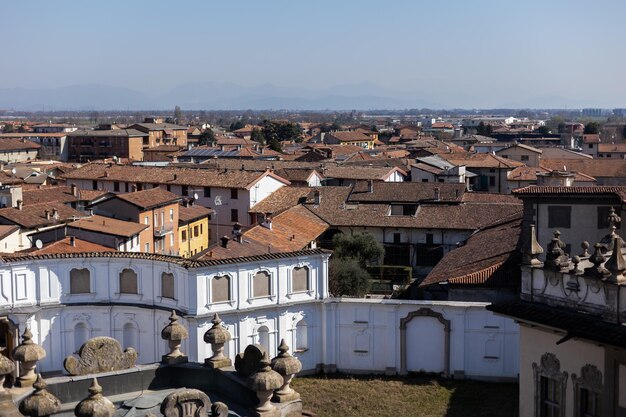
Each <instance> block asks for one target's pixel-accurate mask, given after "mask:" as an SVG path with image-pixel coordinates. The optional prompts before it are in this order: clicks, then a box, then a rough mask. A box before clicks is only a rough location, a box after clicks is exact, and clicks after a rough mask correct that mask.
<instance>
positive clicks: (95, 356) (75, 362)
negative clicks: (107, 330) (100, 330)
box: [63, 336, 137, 375]
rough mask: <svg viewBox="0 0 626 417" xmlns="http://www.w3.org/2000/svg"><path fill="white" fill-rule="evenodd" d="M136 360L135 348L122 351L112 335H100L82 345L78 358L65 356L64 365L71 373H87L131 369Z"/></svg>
mask: <svg viewBox="0 0 626 417" xmlns="http://www.w3.org/2000/svg"><path fill="white" fill-rule="evenodd" d="M136 361H137V351H136V350H135V349H133V348H132V347H131V348H128V349H126V350H125V351H123V352H122V346H121V345H120V342H118V341H117V340H115V339H113V338H112V337H106V336H99V337H94V338H93V339H89V340H88V341H86V342H85V343H84V344H83V345H82V346H81V347H80V350H79V351H78V358H76V357H75V356H68V357H67V358H65V361H63V366H64V367H65V370H66V371H67V372H68V373H69V374H70V375H87V374H97V373H100V372H109V371H119V370H122V369H129V368H132V367H133V366H135V362H136Z"/></svg>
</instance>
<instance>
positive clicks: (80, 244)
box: [30, 236, 116, 255]
mask: <svg viewBox="0 0 626 417" xmlns="http://www.w3.org/2000/svg"><path fill="white" fill-rule="evenodd" d="M84 252H116V250H115V249H113V248H108V247H106V246H102V245H98V244H97V243H92V242H88V241H86V240H82V239H78V238H74V245H72V244H71V238H70V237H69V236H68V237H66V238H64V239H61V240H57V241H56V242H51V243H48V244H46V245H44V247H43V248H41V249H37V250H34V251H32V252H30V253H31V254H32V255H50V254H53V253H84Z"/></svg>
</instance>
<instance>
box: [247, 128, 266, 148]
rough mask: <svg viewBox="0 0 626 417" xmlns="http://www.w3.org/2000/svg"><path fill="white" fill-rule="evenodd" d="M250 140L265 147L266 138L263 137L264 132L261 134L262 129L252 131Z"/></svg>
mask: <svg viewBox="0 0 626 417" xmlns="http://www.w3.org/2000/svg"><path fill="white" fill-rule="evenodd" d="M250 139H251V140H253V141H255V142H258V143H260V144H261V145H265V136H263V132H261V130H260V129H252V134H251V135H250Z"/></svg>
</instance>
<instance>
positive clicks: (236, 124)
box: [229, 120, 246, 132]
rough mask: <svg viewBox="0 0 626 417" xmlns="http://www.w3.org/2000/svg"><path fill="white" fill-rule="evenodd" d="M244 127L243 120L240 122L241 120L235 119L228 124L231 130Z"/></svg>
mask: <svg viewBox="0 0 626 417" xmlns="http://www.w3.org/2000/svg"><path fill="white" fill-rule="evenodd" d="M244 127H246V124H245V123H244V122H242V121H241V120H237V121H235V122H232V123H231V124H230V127H229V129H230V131H231V132H234V131H235V130H238V129H242V128H244Z"/></svg>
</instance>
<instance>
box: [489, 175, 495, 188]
mask: <svg viewBox="0 0 626 417" xmlns="http://www.w3.org/2000/svg"><path fill="white" fill-rule="evenodd" d="M489 186H490V187H495V186H496V177H489Z"/></svg>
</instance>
